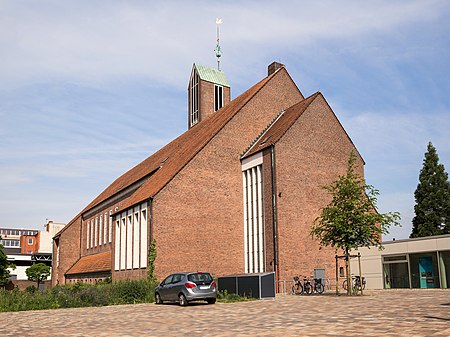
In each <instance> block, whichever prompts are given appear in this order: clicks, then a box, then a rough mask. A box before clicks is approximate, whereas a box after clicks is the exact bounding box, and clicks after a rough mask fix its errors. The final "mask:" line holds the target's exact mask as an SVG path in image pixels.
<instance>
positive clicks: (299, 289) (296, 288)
mask: <svg viewBox="0 0 450 337" xmlns="http://www.w3.org/2000/svg"><path fill="white" fill-rule="evenodd" d="M302 293H303V286H302V283H301V281H300V277H298V276H294V285H293V286H292V295H301V294H302Z"/></svg>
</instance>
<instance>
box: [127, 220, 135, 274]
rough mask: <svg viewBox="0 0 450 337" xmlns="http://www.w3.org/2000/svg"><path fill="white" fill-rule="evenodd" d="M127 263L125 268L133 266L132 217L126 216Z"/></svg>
mask: <svg viewBox="0 0 450 337" xmlns="http://www.w3.org/2000/svg"><path fill="white" fill-rule="evenodd" d="M126 250H127V265H126V269H132V268H133V217H132V215H131V214H129V215H128V216H127V248H126Z"/></svg>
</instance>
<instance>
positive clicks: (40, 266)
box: [25, 262, 50, 289]
mask: <svg viewBox="0 0 450 337" xmlns="http://www.w3.org/2000/svg"><path fill="white" fill-rule="evenodd" d="M25 273H26V274H27V277H28V279H29V280H30V281H34V282H37V288H38V289H39V285H40V283H41V282H42V281H45V280H46V279H47V278H48V277H49V276H50V267H49V266H47V265H46V264H45V263H42V262H41V263H36V264H33V265H32V266H31V267H29V268H27V270H25Z"/></svg>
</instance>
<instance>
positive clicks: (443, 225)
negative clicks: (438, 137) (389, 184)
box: [410, 142, 450, 238]
mask: <svg viewBox="0 0 450 337" xmlns="http://www.w3.org/2000/svg"><path fill="white" fill-rule="evenodd" d="M414 197H415V199H416V205H415V206H414V212H415V216H414V218H413V220H412V223H413V229H412V232H411V235H410V237H411V238H417V237H423V236H432V235H440V234H448V233H450V183H449V181H448V174H447V172H445V168H444V165H442V164H439V157H438V154H437V152H436V149H435V147H434V146H433V144H432V143H431V142H429V143H428V148H427V152H426V153H425V159H424V160H423V166H422V169H421V170H420V174H419V184H418V185H417V189H416V191H415V192H414Z"/></svg>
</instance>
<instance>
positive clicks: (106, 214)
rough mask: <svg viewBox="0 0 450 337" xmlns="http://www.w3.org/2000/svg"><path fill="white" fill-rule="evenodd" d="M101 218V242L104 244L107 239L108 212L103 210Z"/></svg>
mask: <svg viewBox="0 0 450 337" xmlns="http://www.w3.org/2000/svg"><path fill="white" fill-rule="evenodd" d="M103 220H104V225H103V244H104V245H106V240H107V238H108V237H107V230H108V220H109V219H108V213H106V212H105V214H104V216H103Z"/></svg>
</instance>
